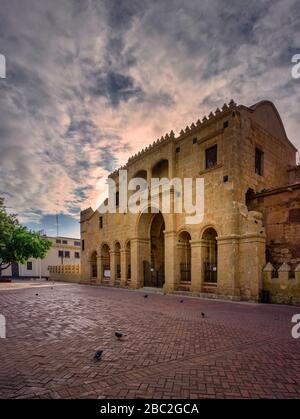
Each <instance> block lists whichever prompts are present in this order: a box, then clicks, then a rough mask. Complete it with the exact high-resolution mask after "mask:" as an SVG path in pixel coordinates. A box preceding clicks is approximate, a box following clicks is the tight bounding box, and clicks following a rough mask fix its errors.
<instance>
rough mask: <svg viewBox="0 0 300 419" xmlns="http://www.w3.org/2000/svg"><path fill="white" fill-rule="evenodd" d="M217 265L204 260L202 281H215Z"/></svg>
mask: <svg viewBox="0 0 300 419" xmlns="http://www.w3.org/2000/svg"><path fill="white" fill-rule="evenodd" d="M217 273H218V272H217V265H215V264H214V263H209V262H204V282H211V283H216V282H217V279H218V278H217Z"/></svg>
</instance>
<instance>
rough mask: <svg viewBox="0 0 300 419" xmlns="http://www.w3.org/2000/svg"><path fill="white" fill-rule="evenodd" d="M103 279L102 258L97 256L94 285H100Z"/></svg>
mask: <svg viewBox="0 0 300 419" xmlns="http://www.w3.org/2000/svg"><path fill="white" fill-rule="evenodd" d="M102 277H103V257H102V256H101V255H100V256H97V279H96V283H97V284H101V282H102Z"/></svg>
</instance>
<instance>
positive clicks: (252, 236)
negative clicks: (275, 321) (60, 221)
mask: <svg viewBox="0 0 300 419" xmlns="http://www.w3.org/2000/svg"><path fill="white" fill-rule="evenodd" d="M265 249H266V239H265V236H264V235H258V234H257V233H246V234H243V235H242V236H241V237H240V243H239V275H238V276H239V283H238V284H237V286H238V287H239V289H240V293H241V299H243V300H256V301H258V300H259V295H260V292H261V290H262V278H263V268H264V266H265V263H266V260H265V258H266V252H265Z"/></svg>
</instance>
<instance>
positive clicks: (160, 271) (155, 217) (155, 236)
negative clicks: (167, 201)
mask: <svg viewBox="0 0 300 419" xmlns="http://www.w3.org/2000/svg"><path fill="white" fill-rule="evenodd" d="M140 223H143V224H144V225H143V231H144V232H145V236H144V237H143V238H145V239H147V241H148V251H147V255H145V256H146V257H145V258H144V260H143V276H144V281H143V282H144V287H155V288H162V287H163V285H164V283H165V240H164V230H165V221H164V217H163V215H162V214H161V213H160V212H158V213H156V214H149V213H148V214H143V215H142V216H141V219H140Z"/></svg>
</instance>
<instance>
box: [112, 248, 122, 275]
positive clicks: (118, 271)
mask: <svg viewBox="0 0 300 419" xmlns="http://www.w3.org/2000/svg"><path fill="white" fill-rule="evenodd" d="M113 250H114V252H115V255H114V257H115V259H114V263H115V281H118V282H120V280H121V243H120V242H119V241H118V240H115V242H114V247H113Z"/></svg>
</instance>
